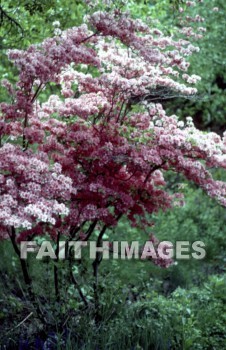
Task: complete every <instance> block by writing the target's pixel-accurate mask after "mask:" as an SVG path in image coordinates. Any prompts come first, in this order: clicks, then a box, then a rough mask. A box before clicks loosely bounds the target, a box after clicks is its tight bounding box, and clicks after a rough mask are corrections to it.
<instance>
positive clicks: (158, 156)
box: [0, 1, 226, 295]
mask: <svg viewBox="0 0 226 350" xmlns="http://www.w3.org/2000/svg"><path fill="white" fill-rule="evenodd" d="M193 5H195V3H194V2H191V1H187V6H193ZM183 11H184V10H183V9H181V10H180V12H181V13H182V14H183ZM186 20H187V21H189V22H190V23H198V24H199V22H202V21H203V19H202V18H201V17H200V16H198V15H197V16H196V17H195V18H191V17H189V16H187V18H186ZM85 22H86V24H83V25H81V26H80V27H74V28H71V29H68V30H66V31H63V32H62V31H61V30H60V29H59V28H57V30H56V36H55V37H53V38H49V39H46V40H45V41H43V43H41V44H40V45H32V46H30V47H29V48H28V49H27V50H25V51H20V50H11V51H9V59H10V60H12V61H13V62H14V64H15V66H16V67H17V69H18V71H19V79H18V82H17V84H16V86H15V87H13V86H12V85H11V84H10V83H9V82H8V81H6V80H4V81H2V84H3V85H4V86H5V87H6V88H7V89H8V92H9V94H10V97H11V100H12V102H11V103H2V104H1V116H0V118H1V119H0V142H1V148H0V155H1V158H0V174H1V175H0V183H1V192H0V199H1V200H0V237H1V238H2V239H7V238H10V239H11V241H12V243H13V246H14V248H15V251H16V252H17V254H18V255H19V248H18V243H19V242H20V241H22V240H32V239H34V237H36V236H38V235H49V236H50V237H51V238H52V239H53V240H55V241H56V242H59V239H60V237H61V236H66V237H67V238H68V239H70V240H84V241H87V240H88V239H89V238H90V237H91V235H92V233H93V232H94V231H95V232H98V235H97V245H98V246H100V245H101V242H102V238H103V235H104V233H105V231H106V230H107V229H108V228H109V227H112V226H115V225H117V222H118V221H119V220H120V218H121V217H123V216H124V217H127V218H128V220H129V221H130V222H131V224H132V225H135V226H139V227H145V226H149V225H150V222H149V218H150V215H146V214H151V213H153V212H157V211H158V210H160V209H163V210H164V209H167V208H170V207H172V206H173V205H175V204H182V203H183V195H182V194H181V193H174V194H172V193H170V192H169V191H167V187H166V185H167V184H166V182H165V180H164V175H165V174H166V173H167V172H168V171H173V172H176V173H181V174H183V175H184V177H185V178H187V179H188V180H191V181H193V182H194V183H196V184H197V185H199V186H200V187H201V188H203V189H204V190H205V191H206V192H207V194H208V195H209V196H211V197H214V198H216V199H217V201H218V202H219V203H220V204H221V205H223V206H226V184H225V183H224V182H221V181H215V180H214V179H213V177H212V175H211V169H212V168H217V167H223V168H226V134H225V135H224V137H223V139H221V138H220V136H218V135H217V134H215V133H204V132H201V131H199V130H197V129H196V128H195V127H194V125H193V122H192V118H191V117H188V118H187V122H186V123H184V122H182V121H179V120H178V118H177V116H176V115H171V116H168V115H167V114H166V112H165V110H164V109H163V106H162V105H161V103H160V101H161V100H162V99H164V98H169V97H171V98H172V97H174V96H178V95H180V96H185V97H188V98H191V97H192V96H194V95H195V94H196V89H195V88H194V87H192V85H193V84H195V83H196V81H197V80H199V79H200V78H199V76H197V75H192V76H190V75H189V74H188V73H187V70H188V67H189V63H188V62H187V57H189V56H190V55H191V54H193V53H194V52H197V51H198V47H197V46H194V45H192V44H191V43H190V41H189V37H192V38H195V39H199V38H200V37H201V34H200V33H201V32H202V31H204V28H203V27H198V28H197V29H198V32H195V31H193V29H192V27H191V26H184V27H181V29H180V31H179V32H180V33H179V34H181V35H183V36H186V39H184V38H181V37H180V36H178V38H176V37H175V38H174V37H173V36H164V34H163V33H162V32H161V31H159V30H158V29H155V28H149V27H148V26H147V25H146V24H144V23H142V22H141V21H140V20H133V19H132V18H130V16H129V15H128V14H127V13H121V11H120V10H117V9H116V10H114V11H113V12H110V13H108V12H100V11H99V12H95V13H94V14H92V15H91V16H88V17H87V18H86V19H85ZM55 25H56V27H58V23H55ZM197 33H198V34H197ZM50 84H52V85H53V84H54V85H55V86H56V87H57V88H58V91H59V93H58V94H57V95H51V96H49V98H48V100H47V101H44V102H43V101H42V102H41V100H40V99H39V96H41V93H42V91H43V90H44V89H45V88H48V86H49V85H50ZM95 237H96V236H95ZM100 261H101V256H100V254H97V256H96V260H95V261H94V263H93V267H94V275H95V277H96V278H97V269H98V265H99V263H100ZM154 262H156V263H157V264H159V265H160V266H166V265H167V264H166V263H165V262H164V261H163V260H161V259H157V260H156V261H154ZM21 264H22V268H23V273H24V278H25V282H26V283H27V284H28V285H30V284H31V280H30V277H29V273H28V270H27V267H26V263H25V262H24V261H21ZM56 286H57V282H56ZM57 294H58V291H57ZM81 295H82V294H81Z"/></svg>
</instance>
